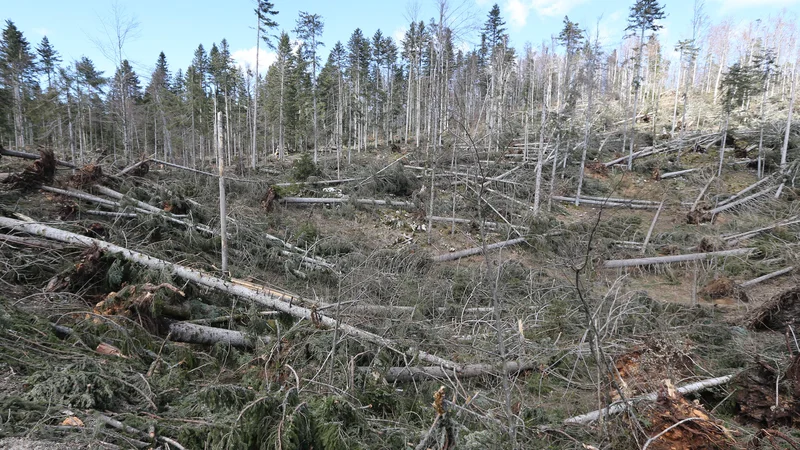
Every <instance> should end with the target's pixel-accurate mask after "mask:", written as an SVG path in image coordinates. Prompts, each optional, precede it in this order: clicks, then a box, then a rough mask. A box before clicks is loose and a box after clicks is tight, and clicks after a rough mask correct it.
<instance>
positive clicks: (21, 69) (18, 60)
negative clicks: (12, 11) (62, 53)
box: [0, 20, 36, 147]
mask: <svg viewBox="0 0 800 450" xmlns="http://www.w3.org/2000/svg"><path fill="white" fill-rule="evenodd" d="M35 73H36V60H35V55H34V54H33V53H32V52H31V50H30V44H28V41H27V40H26V39H25V37H24V36H23V35H22V32H21V31H19V29H18V28H17V26H16V25H14V22H12V21H10V20H6V27H5V29H4V30H3V36H2V39H0V80H2V83H3V86H5V87H6V88H7V89H10V90H11V104H12V110H13V113H12V115H13V116H14V144H15V145H16V146H17V147H23V146H25V129H24V123H25V119H24V116H23V107H22V103H23V100H24V98H25V91H26V90H27V87H28V86H31V84H32V83H33V77H34V74H35Z"/></svg>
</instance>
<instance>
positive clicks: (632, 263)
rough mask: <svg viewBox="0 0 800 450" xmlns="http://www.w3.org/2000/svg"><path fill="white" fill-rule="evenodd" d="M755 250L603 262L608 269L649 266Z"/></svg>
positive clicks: (743, 253)
mask: <svg viewBox="0 0 800 450" xmlns="http://www.w3.org/2000/svg"><path fill="white" fill-rule="evenodd" d="M753 250H755V249H754V248H736V249H733V250H722V251H718V252H708V253H689V254H686V255H670V256H655V257H652V258H633V259H609V260H606V261H605V262H604V263H603V267H605V268H606V269H612V268H615V267H634V266H648V265H652V264H669V263H676V262H686V261H701V260H705V259H710V258H715V257H723V256H741V255H747V254H749V253H751V252H753Z"/></svg>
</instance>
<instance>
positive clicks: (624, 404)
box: [564, 375, 733, 425]
mask: <svg viewBox="0 0 800 450" xmlns="http://www.w3.org/2000/svg"><path fill="white" fill-rule="evenodd" d="M732 378H733V375H726V376H724V377H718V378H710V379H707V380H703V381H698V382H696V383H691V384H687V385H685V386H681V387H679V388H678V389H676V390H677V391H678V392H680V393H681V394H691V393H692V392H698V391H702V390H704V389H708V388H711V387H714V386H719V385H722V384H725V383H727V382H729V381H731V379H732ZM657 398H658V392H651V393H649V394H647V395H642V396H639V397H635V398H632V399H630V400H628V401H620V402H615V403H612V404H611V405H609V406H608V407H606V408H603V409H599V410H596V411H592V412H589V413H586V414H581V415H580V416H575V417H570V418H569V419H566V420H564V425H571V424H574V425H585V424H588V423H591V422H594V421H595V420H597V419H599V418H600V417H605V416H611V415H614V414H617V413H620V412H623V411H626V410H627V409H628V408H630V407H631V406H632V405H633V404H634V403H637V402H653V401H655V400H656V399H657Z"/></svg>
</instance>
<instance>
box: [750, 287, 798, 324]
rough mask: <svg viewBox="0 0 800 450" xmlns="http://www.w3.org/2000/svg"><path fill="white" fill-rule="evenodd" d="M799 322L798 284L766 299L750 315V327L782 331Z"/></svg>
mask: <svg viewBox="0 0 800 450" xmlns="http://www.w3.org/2000/svg"><path fill="white" fill-rule="evenodd" d="M798 322H800V286H795V287H792V288H790V289H787V290H785V291H783V292H781V293H780V294H778V295H775V296H774V297H772V298H771V299H770V300H767V301H766V302H765V303H764V304H763V305H761V307H760V308H758V309H757V310H756V311H755V312H754V313H753V315H752V319H750V323H749V324H748V325H749V327H750V328H752V329H755V330H775V331H783V330H785V329H786V327H787V325H792V324H795V323H798Z"/></svg>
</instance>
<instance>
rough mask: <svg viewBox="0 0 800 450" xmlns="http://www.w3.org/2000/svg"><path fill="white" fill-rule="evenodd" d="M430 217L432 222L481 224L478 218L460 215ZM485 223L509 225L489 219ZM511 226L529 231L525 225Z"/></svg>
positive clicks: (495, 225) (497, 226)
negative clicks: (466, 217) (471, 218)
mask: <svg viewBox="0 0 800 450" xmlns="http://www.w3.org/2000/svg"><path fill="white" fill-rule="evenodd" d="M428 219H430V220H431V221H432V222H444V223H463V224H469V225H475V226H476V227H478V226H479V225H480V223H479V222H478V221H477V220H470V219H462V218H460V217H442V216H429V217H428ZM483 224H484V225H486V226H487V227H489V228H500V227H504V226H508V225H507V224H504V223H498V222H490V221H488V220H487V221H485V222H483ZM511 227H512V228H518V229H520V230H523V231H528V230H529V228H528V227H524V226H522V225H511Z"/></svg>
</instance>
